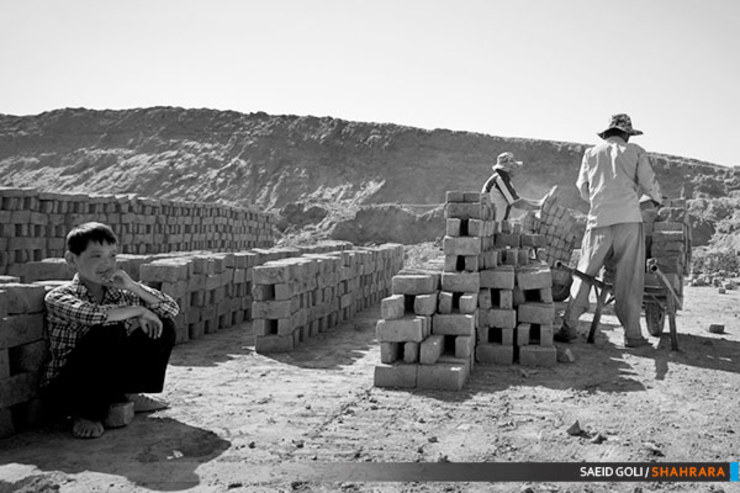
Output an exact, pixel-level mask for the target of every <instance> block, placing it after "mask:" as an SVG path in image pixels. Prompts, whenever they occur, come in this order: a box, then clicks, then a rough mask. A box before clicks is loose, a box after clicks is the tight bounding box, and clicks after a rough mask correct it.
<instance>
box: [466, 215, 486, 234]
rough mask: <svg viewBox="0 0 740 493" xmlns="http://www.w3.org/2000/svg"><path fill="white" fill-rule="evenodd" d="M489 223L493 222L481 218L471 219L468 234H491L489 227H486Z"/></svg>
mask: <svg viewBox="0 0 740 493" xmlns="http://www.w3.org/2000/svg"><path fill="white" fill-rule="evenodd" d="M487 224H491V223H490V221H483V220H481V219H469V220H468V235H469V236H473V237H475V236H477V237H483V236H487V235H488V234H490V232H489V231H488V228H487V227H486V225H487Z"/></svg>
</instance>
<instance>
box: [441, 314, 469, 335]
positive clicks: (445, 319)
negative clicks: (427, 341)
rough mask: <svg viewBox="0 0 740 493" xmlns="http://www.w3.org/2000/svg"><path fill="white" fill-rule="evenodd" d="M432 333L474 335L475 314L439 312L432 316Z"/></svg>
mask: <svg viewBox="0 0 740 493" xmlns="http://www.w3.org/2000/svg"><path fill="white" fill-rule="evenodd" d="M432 334H434V335H454V336H472V335H474V334H475V316H474V315H464V314H450V315H445V314H439V313H438V314H436V315H434V316H433V317H432Z"/></svg>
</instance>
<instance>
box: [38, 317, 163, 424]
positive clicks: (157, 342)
mask: <svg viewBox="0 0 740 493" xmlns="http://www.w3.org/2000/svg"><path fill="white" fill-rule="evenodd" d="M174 344H175V324H174V322H173V321H172V320H171V319H169V318H163V319H162V335H161V336H160V337H159V338H157V339H152V338H150V337H149V336H148V335H146V334H145V333H144V331H143V330H141V329H138V328H137V329H136V330H134V331H133V332H132V333H131V334H130V335H126V329H125V327H124V325H123V323H119V324H116V325H107V326H102V325H96V326H94V327H91V328H90V330H89V331H88V332H87V334H85V335H84V336H83V337H82V338H81V339H80V341H79V342H78V344H77V347H75V349H74V350H73V351H72V353H71V354H70V355H69V358H68V359H67V363H66V364H65V365H64V367H63V368H62V370H61V372H60V373H59V375H58V376H57V377H56V378H55V379H54V381H53V382H51V383H50V385H48V387H47V389H46V398H47V399H48V401H49V403H50V404H51V407H52V412H53V413H54V414H61V415H71V416H74V417H79V418H85V419H89V420H92V421H103V420H104V419H105V417H106V415H107V413H108V406H110V405H111V404H113V403H116V402H122V401H124V400H125V398H124V395H123V394H134V393H139V392H142V393H157V392H161V391H162V389H163V387H164V377H165V372H166V371H167V363H168V361H169V359H170V353H171V352H172V347H173V346H174Z"/></svg>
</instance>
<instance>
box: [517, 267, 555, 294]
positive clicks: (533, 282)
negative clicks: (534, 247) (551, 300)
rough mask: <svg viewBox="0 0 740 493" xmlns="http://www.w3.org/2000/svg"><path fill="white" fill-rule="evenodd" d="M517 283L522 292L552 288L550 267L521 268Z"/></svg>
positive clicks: (518, 271)
mask: <svg viewBox="0 0 740 493" xmlns="http://www.w3.org/2000/svg"><path fill="white" fill-rule="evenodd" d="M516 282H517V284H518V285H519V288H520V289H522V290H525V291H526V290H528V289H543V288H550V287H552V275H551V273H550V266H548V265H533V266H528V267H520V268H519V269H517V271H516Z"/></svg>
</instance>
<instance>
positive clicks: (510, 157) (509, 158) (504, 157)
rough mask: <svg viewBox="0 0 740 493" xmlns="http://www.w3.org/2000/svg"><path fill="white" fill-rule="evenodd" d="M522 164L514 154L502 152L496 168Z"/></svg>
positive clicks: (497, 159)
mask: <svg viewBox="0 0 740 493" xmlns="http://www.w3.org/2000/svg"><path fill="white" fill-rule="evenodd" d="M521 165H522V162H521V161H517V160H516V159H514V153H513V152H502V153H501V154H499V155H498V157H497V158H496V166H521Z"/></svg>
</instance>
